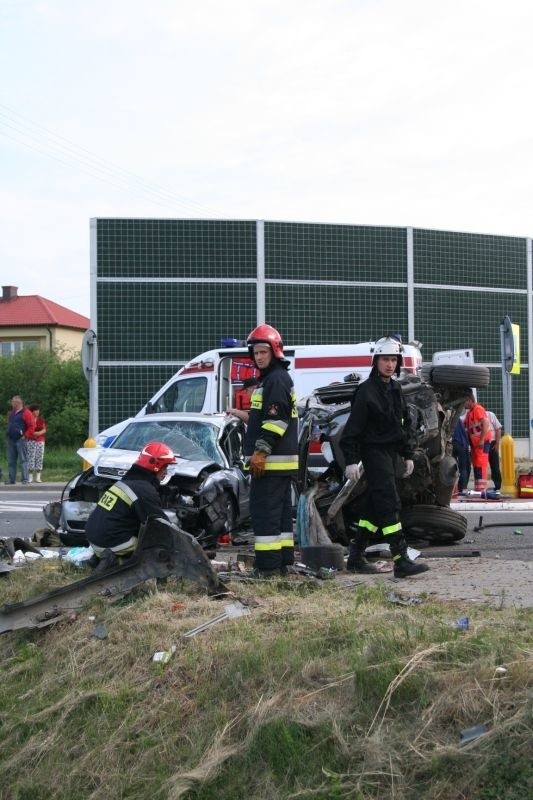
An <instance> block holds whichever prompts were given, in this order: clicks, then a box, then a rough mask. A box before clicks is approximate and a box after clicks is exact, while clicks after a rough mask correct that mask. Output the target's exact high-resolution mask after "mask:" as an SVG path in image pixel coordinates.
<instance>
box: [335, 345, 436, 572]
mask: <svg viewBox="0 0 533 800" xmlns="http://www.w3.org/2000/svg"><path fill="white" fill-rule="evenodd" d="M402 360H403V347H402V344H401V342H400V341H399V340H398V339H397V338H396V337H394V336H384V337H383V338H381V339H378V341H377V342H376V344H375V347H374V353H373V357H372V370H371V372H370V375H369V377H368V378H367V379H366V381H363V383H361V385H360V386H358V388H357V389H356V390H355V392H354V395H353V400H352V408H351V411H350V416H349V417H348V420H347V422H346V425H345V427H344V431H343V434H342V436H341V440H340V446H341V449H342V452H343V454H344V458H345V461H346V467H345V473H344V474H345V476H346V478H347V479H349V480H355V481H357V480H359V478H360V477H361V474H362V470H363V469H364V472H365V476H366V480H367V484H368V487H367V491H366V498H367V499H366V508H365V509H364V511H363V513H362V514H361V517H360V518H359V520H358V522H357V523H355V524H353V525H351V526H350V530H351V533H352V534H353V538H352V539H351V541H350V549H349V552H348V563H347V568H348V570H349V571H351V572H362V573H365V572H376V568H375V567H374V565H372V564H371V563H370V562H369V561H367V559H366V558H365V550H366V547H367V545H368V542H369V537H370V536H371V535H372V534H373V533H377V532H378V530H380V529H381V532H382V533H383V535H384V537H385V539H386V541H387V542H388V543H389V546H390V551H391V555H392V559H393V563H394V575H395V577H397V578H410V577H412V576H414V575H418V574H419V573H421V572H425V571H426V570H427V569H428V567H427V565H426V564H421V563H420V562H414V561H412V560H411V559H410V558H409V555H408V553H407V542H406V540H405V536H404V533H403V530H402V523H401V521H400V508H401V503H400V497H399V495H398V489H397V487H396V478H397V476H399V475H401V476H403V477H408V476H409V475H410V474H411V473H412V472H413V469H414V462H413V455H414V445H415V442H414V438H413V433H412V430H411V426H410V424H409V419H408V413H407V407H406V403H405V398H404V396H403V392H402V389H401V387H400V386H399V384H398V383H397V382H396V381H394V380H393V379H392V378H393V375H399V374H400V368H401V366H402Z"/></svg>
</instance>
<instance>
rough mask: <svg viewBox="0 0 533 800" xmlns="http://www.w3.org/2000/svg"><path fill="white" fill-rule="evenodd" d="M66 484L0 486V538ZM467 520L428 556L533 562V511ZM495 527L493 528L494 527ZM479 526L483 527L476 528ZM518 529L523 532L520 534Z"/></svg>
mask: <svg viewBox="0 0 533 800" xmlns="http://www.w3.org/2000/svg"><path fill="white" fill-rule="evenodd" d="M62 489H63V484H48V485H46V484H45V485H44V486H42V487H37V486H34V485H31V486H27V487H22V486H16V487H11V486H1V487H0V537H9V536H21V537H23V538H31V536H32V534H33V532H34V531H35V530H36V529H37V528H42V527H44V526H45V524H46V523H45V520H44V516H43V513H42V508H43V505H44V504H45V503H47V502H49V501H50V500H58V499H59V498H60V496H61V490H62ZM461 513H464V514H465V516H466V517H467V519H468V531H467V534H466V537H465V538H464V539H463V541H461V542H459V543H457V544H455V545H451V546H447V547H438V546H437V547H435V546H432V547H428V548H423V549H424V554H425V555H428V556H430V555H435V556H437V555H441V554H443V555H444V554H446V555H453V556H456V557H464V558H466V557H468V554H469V553H472V551H480V552H481V555H482V556H484V557H486V558H500V559H506V560H509V559H520V560H523V561H533V511H532V510H530V509H529V508H523V509H520V508H518V509H516V510H515V509H512V510H509V509H501V510H492V509H490V506H489V509H488V510H487V508H486V507H485V506H484V505H483V504H480V506H479V510H476V511H471V510H469V511H461ZM493 526H494V527H493ZM476 528H481V529H480V530H476ZM516 531H520V532H521V533H520V534H517V533H516ZM421 549H422V548H421Z"/></svg>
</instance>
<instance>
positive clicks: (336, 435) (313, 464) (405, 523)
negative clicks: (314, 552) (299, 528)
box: [298, 364, 490, 546]
mask: <svg viewBox="0 0 533 800" xmlns="http://www.w3.org/2000/svg"><path fill="white" fill-rule="evenodd" d="M349 378H356V376H349ZM489 379H490V373H489V369H488V368H487V367H483V366H479V365H468V366H466V365H455V364H446V365H435V366H434V365H428V366H424V367H423V368H422V373H421V376H420V377H416V376H414V375H407V374H404V375H402V376H401V377H400V378H399V379H398V381H399V383H400V385H401V388H402V392H403V393H404V397H405V400H406V403H407V408H408V412H409V420H410V424H411V427H412V430H413V432H414V437H415V442H416V450H415V454H414V457H413V461H414V470H413V472H412V474H411V475H410V476H409V477H407V478H400V477H399V478H398V482H397V486H398V493H399V496H400V499H401V503H402V509H401V512H400V516H401V522H402V527H403V530H404V533H405V536H406V538H407V541H408V542H417V543H426V544H451V543H453V542H456V541H459V540H461V539H463V538H464V536H465V533H466V529H467V519H466V517H465V516H464V515H462V514H459V513H457V512H456V511H454V510H452V509H451V508H450V501H451V497H452V494H453V490H454V487H455V484H456V481H457V477H458V474H457V473H458V468H457V463H456V461H455V459H454V457H453V455H452V444H451V439H452V435H453V430H454V428H455V425H456V424H457V421H458V420H459V417H460V416H461V414H462V412H463V410H464V406H465V401H466V399H467V396H468V392H469V391H470V389H471V388H484V387H486V386H488V384H489ZM357 384H358V381H357V380H356V379H355V380H354V379H351V380H350V379H347V380H345V382H344V383H340V384H333V385H330V386H325V387H323V388H321V389H317V390H316V391H315V392H314V394H313V395H311V396H310V397H309V398H307V399H306V401H305V405H304V406H303V407H302V408H300V415H301V426H300V439H299V448H300V453H299V455H300V471H299V478H298V488H299V491H300V494H301V495H302V496H303V497H305V498H307V499H308V500H309V501H310V502H311V504H312V508H313V512H314V513H315V514H318V515H319V523H321V525H320V527H321V529H323V528H325V529H326V531H327V534H328V535H329V538H330V539H331V541H332V542H334V543H339V544H342V545H345V546H346V545H348V543H349V539H350V533H349V530H348V529H349V526H350V524H353V523H354V522H357V520H358V519H359V518H360V516H361V511H362V509H363V505H364V499H365V497H364V495H365V491H366V488H367V484H366V480H365V477H364V474H363V477H362V478H361V479H360V480H359V482H358V483H356V484H353V482H350V481H346V480H345V478H344V466H345V463H344V456H343V453H342V450H341V448H340V445H339V441H340V438H341V436H342V432H343V430H344V426H345V424H346V422H347V419H348V416H349V414H350V408H351V399H352V396H353V392H354V390H355V388H356V387H357ZM318 450H320V455H319V454H318V452H317V451H318ZM325 465H327V466H326V468H325V469H324V466H325ZM374 541H375V542H379V538H378V537H376V538H375V539H374Z"/></svg>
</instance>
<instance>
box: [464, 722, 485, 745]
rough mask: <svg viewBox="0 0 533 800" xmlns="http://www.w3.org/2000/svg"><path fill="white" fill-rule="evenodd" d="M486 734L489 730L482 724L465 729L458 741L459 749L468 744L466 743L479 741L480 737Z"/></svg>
mask: <svg viewBox="0 0 533 800" xmlns="http://www.w3.org/2000/svg"><path fill="white" fill-rule="evenodd" d="M488 732H489V729H488V728H487V726H486V725H484V724H483V723H481V724H480V725H474V726H473V727H472V728H466V730H464V731H461V738H460V739H459V747H462V746H463V745H465V744H468V742H473V741H474V740H475V739H479V737H480V736H483V735H484V734H485V733H488Z"/></svg>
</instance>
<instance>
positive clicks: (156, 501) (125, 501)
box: [85, 465, 165, 548]
mask: <svg viewBox="0 0 533 800" xmlns="http://www.w3.org/2000/svg"><path fill="white" fill-rule="evenodd" d="M158 487H159V481H158V480H157V478H156V476H155V474H154V473H153V472H149V470H147V469H143V468H142V467H137V466H136V465H133V466H132V467H130V469H129V470H128V472H127V473H126V475H125V476H124V477H123V478H122V480H120V481H117V482H116V483H114V484H113V485H112V486H110V487H109V489H107V490H106V491H105V492H104V494H103V495H102V497H101V498H100V500H99V502H98V504H97V506H96V508H95V509H94V510H93V511H92V512H91V515H90V517H89V519H88V520H87V525H86V526H85V535H86V536H87V539H88V540H89V542H90V543H92V544H95V545H96V546H97V547H102V548H105V547H116V546H117V545H119V544H122V543H123V542H127V541H128V540H129V539H130V538H131V537H132V536H138V535H139V526H140V524H141V523H142V522H145V521H146V520H147V518H148V517H149V516H151V517H153V516H156V517H164V516H165V514H164V511H163V507H162V505H161V499H160V497H159V493H158V491H157V489H158Z"/></svg>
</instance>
